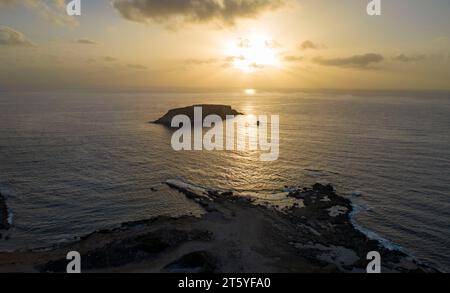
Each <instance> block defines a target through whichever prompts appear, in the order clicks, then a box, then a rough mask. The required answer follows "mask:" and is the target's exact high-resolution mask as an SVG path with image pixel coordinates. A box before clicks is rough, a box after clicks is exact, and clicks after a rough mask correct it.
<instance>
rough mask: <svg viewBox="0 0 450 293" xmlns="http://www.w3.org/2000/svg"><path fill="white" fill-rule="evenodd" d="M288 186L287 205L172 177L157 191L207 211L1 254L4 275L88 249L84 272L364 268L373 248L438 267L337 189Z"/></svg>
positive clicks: (387, 262) (398, 263) (397, 265)
mask: <svg viewBox="0 0 450 293" xmlns="http://www.w3.org/2000/svg"><path fill="white" fill-rule="evenodd" d="M286 190H287V191H285V198H286V200H289V201H290V204H289V205H287V206H283V207H282V206H273V205H272V204H264V203H263V202H260V201H258V200H257V199H256V198H255V197H251V196H244V195H242V194H237V193H236V192H233V191H228V190H225V191H224V190H214V189H210V188H204V187H198V186H195V185H192V184H191V183H186V182H183V181H181V180H167V181H166V182H164V183H162V184H161V187H159V188H158V192H168V191H172V192H173V191H176V192H177V193H178V194H179V195H180V196H184V197H186V198H187V200H190V201H193V202H194V203H196V204H197V205H198V206H199V207H201V208H202V210H203V211H204V212H203V213H202V214H201V215H186V216H181V217H178V218H173V217H155V218H150V219H148V220H142V221H137V222H131V223H123V224H122V225H121V226H120V227H117V228H115V229H110V230H101V231H96V232H93V233H92V234H89V235H87V236H84V237H81V238H80V239H78V240H77V241H74V242H72V243H67V244H64V245H59V246H55V247H53V248H51V249H40V250H30V251H18V252H12V253H1V254H0V272H65V270H66V266H67V260H66V254H67V253H68V252H69V251H78V252H79V253H80V254H81V259H82V271H83V272H133V273H142V272H165V273H314V272H320V273H327V272H332V273H334V272H351V273H365V272H366V267H367V265H368V263H369V261H368V260H367V254H368V253H369V252H371V251H377V252H379V253H380V255H381V260H382V261H381V264H382V268H381V270H382V272H385V273H411V272H431V273H433V272H437V271H436V270H435V269H433V268H431V267H429V266H428V265H426V264H423V263H420V262H419V261H417V260H416V259H414V258H413V257H411V256H409V255H407V254H406V253H404V252H402V251H399V250H390V249H388V248H386V247H384V246H383V245H382V244H381V243H380V242H378V241H376V240H373V239H369V238H368V237H367V236H366V235H365V234H363V233H362V232H360V231H359V230H358V229H356V228H355V226H354V225H353V224H352V221H351V213H352V211H353V207H352V204H351V201H350V200H349V199H347V198H345V197H342V196H340V195H338V194H337V193H336V191H335V190H334V188H333V186H331V185H322V184H315V185H314V186H312V187H304V188H302V187H293V188H292V187H290V188H289V189H286ZM152 192H154V191H152ZM155 192H156V191H155Z"/></svg>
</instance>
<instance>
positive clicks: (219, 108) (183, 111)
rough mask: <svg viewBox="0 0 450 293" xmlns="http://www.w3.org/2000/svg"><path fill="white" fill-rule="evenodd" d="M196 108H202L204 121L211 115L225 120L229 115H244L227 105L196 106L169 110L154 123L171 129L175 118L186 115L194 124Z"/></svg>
mask: <svg viewBox="0 0 450 293" xmlns="http://www.w3.org/2000/svg"><path fill="white" fill-rule="evenodd" d="M195 107H201V108H202V121H203V119H204V118H205V117H206V116H209V115H218V116H220V117H221V118H222V119H223V120H225V119H226V117H227V116H228V115H233V116H239V115H243V114H242V113H240V112H238V111H236V110H234V109H233V108H232V107H231V106H227V105H194V106H189V107H184V108H177V109H172V110H169V112H167V114H166V115H164V116H163V117H161V118H159V119H158V120H156V121H154V123H156V124H162V125H165V126H167V127H170V126H171V123H172V119H173V117H175V116H177V115H186V116H188V117H189V118H190V119H191V121H192V123H193V122H194V108H195Z"/></svg>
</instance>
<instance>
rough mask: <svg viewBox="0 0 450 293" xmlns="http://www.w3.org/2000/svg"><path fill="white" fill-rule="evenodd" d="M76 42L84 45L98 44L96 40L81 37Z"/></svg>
mask: <svg viewBox="0 0 450 293" xmlns="http://www.w3.org/2000/svg"><path fill="white" fill-rule="evenodd" d="M76 43H78V44H82V45H98V43H97V42H96V41H93V40H89V39H80V40H77V41H76Z"/></svg>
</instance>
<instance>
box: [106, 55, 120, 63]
mask: <svg viewBox="0 0 450 293" xmlns="http://www.w3.org/2000/svg"><path fill="white" fill-rule="evenodd" d="M103 60H104V61H106V62H116V61H117V60H118V59H117V58H114V57H110V56H106V57H103Z"/></svg>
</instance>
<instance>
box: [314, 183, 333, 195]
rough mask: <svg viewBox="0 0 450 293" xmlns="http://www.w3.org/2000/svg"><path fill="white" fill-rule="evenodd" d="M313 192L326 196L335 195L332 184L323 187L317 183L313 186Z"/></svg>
mask: <svg viewBox="0 0 450 293" xmlns="http://www.w3.org/2000/svg"><path fill="white" fill-rule="evenodd" d="M313 190H314V191H316V192H319V193H322V194H325V195H331V194H334V187H333V186H332V185H330V184H327V185H323V184H320V183H316V184H314V185H313Z"/></svg>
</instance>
